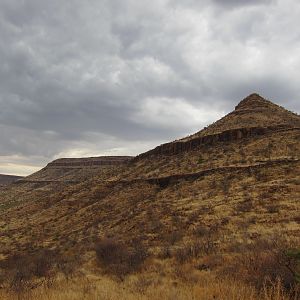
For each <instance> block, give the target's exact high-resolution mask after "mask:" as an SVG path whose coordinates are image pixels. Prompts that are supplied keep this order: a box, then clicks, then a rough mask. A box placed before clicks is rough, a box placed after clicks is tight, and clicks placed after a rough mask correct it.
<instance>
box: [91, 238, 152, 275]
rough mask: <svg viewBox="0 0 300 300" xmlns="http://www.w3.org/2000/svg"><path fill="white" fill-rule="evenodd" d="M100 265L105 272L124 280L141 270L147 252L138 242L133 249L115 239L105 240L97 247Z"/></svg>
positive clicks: (99, 242)
mask: <svg viewBox="0 0 300 300" xmlns="http://www.w3.org/2000/svg"><path fill="white" fill-rule="evenodd" d="M95 252H96V257H97V260H98V263H99V264H100V266H101V267H102V268H103V270H104V271H105V272H106V273H108V274H111V275H115V276H117V277H118V278H119V279H123V278H124V276H126V275H128V274H130V273H133V272H136V271H137V270H139V269H140V268H141V266H142V264H143V263H144V261H145V259H146V258H147V251H146V250H145V248H144V247H143V246H142V244H141V243H139V242H136V243H134V245H133V246H132V247H129V246H127V245H125V244H124V243H121V242H119V241H117V240H115V239H110V238H104V239H101V240H98V241H97V242H96V245H95Z"/></svg>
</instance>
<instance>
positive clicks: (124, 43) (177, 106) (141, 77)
mask: <svg viewBox="0 0 300 300" xmlns="http://www.w3.org/2000/svg"><path fill="white" fill-rule="evenodd" d="M299 19H300V3H299V1H297V0H281V1H275V0H274V1H271V0H270V1H267V0H266V1H258V0H257V1H238V0H229V1H225V0H222V1H221V0H214V1H208V0H207V1H206V0H202V1H199V0H197V1H196V0H185V1H184V0H180V1H179V0H169V1H167V0H152V1H143V0H135V1H134V0H132V1H130V0H101V1H98V0H87V1H81V0H73V1H67V0H65V1H62V0H52V1H46V0H24V1H20V0H1V2H0V34H1V39H0V63H1V68H0V139H1V144H0V173H8V174H9V173H11V174H21V175H24V174H29V173H31V172H33V171H35V170H37V169H38V168H40V167H41V166H43V165H44V164H46V163H47V162H48V161H50V160H52V159H54V158H57V157H72V156H73V157H74V156H75V157H78V156H93V155H95V156H96V155H126V154H128V155H135V154H138V153H140V152H143V151H146V150H148V149H150V148H151V147H153V146H156V145H157V144H160V143H162V142H167V141H169V140H172V139H175V138H180V137H182V136H184V135H187V134H191V133H193V132H196V131H198V130H200V129H201V128H202V127H203V126H206V125H208V124H210V123H211V122H213V121H215V120H216V119H218V118H220V117H221V116H222V115H224V114H225V113H227V112H229V111H230V110H232V109H233V108H234V106H235V105H236V104H237V102H239V101H240V100H241V99H242V98H244V97H245V96H247V95H248V94H250V93H252V92H258V93H260V94H261V95H263V96H264V97H266V98H269V99H271V100H273V101H274V102H276V103H278V104H280V105H283V106H285V107H287V108H288V109H290V110H293V111H296V112H299V111H300V102H299V99H300V85H299V82H298V81H299V75H300V74H299V72H300V71H299V70H300V56H299V53H300V26H299V25H300V24H299Z"/></svg>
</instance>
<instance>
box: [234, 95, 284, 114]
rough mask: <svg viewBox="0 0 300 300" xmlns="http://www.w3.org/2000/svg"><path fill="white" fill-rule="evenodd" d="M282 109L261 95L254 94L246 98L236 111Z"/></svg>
mask: <svg viewBox="0 0 300 300" xmlns="http://www.w3.org/2000/svg"><path fill="white" fill-rule="evenodd" d="M274 108H277V109H280V106H278V105H276V104H274V103H272V102H271V101H269V100H266V99H265V98H263V97H261V96H260V95H259V94H256V93H253V94H251V95H249V96H247V97H246V98H244V99H243V100H242V101H241V102H240V103H239V104H238V105H237V106H236V107H235V111H239V110H252V109H271V110H272V109H274Z"/></svg>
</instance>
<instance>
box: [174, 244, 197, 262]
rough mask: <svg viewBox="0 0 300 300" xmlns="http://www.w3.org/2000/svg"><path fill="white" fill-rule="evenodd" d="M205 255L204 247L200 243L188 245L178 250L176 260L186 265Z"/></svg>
mask: <svg viewBox="0 0 300 300" xmlns="http://www.w3.org/2000/svg"><path fill="white" fill-rule="evenodd" d="M202 253H203V251H202V245H201V244H200V243H199V242H194V243H187V244H185V245H183V246H182V247H180V248H178V249H177V250H176V251H175V253H174V256H175V259H176V261H178V262H179V263H181V264H182V263H185V262H187V261H190V260H192V259H193V258H198V257H200V255H201V254H202Z"/></svg>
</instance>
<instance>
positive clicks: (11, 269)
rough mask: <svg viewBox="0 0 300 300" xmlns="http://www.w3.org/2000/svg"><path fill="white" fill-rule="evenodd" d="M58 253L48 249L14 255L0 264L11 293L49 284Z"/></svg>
mask: <svg viewBox="0 0 300 300" xmlns="http://www.w3.org/2000/svg"><path fill="white" fill-rule="evenodd" d="M57 256H58V253H57V252H55V251H52V250H49V249H38V250H35V251H34V252H32V253H22V254H15V255H12V256H10V257H8V258H6V259H5V260H4V261H2V262H1V265H0V267H1V268H2V270H3V274H5V275H4V276H5V280H4V281H5V283H6V284H7V285H8V286H9V288H10V289H11V290H13V291H16V292H20V291H23V290H27V289H32V288H35V287H37V286H38V285H40V284H42V283H47V285H49V284H51V283H52V281H53V278H54V268H55V263H56V258H57Z"/></svg>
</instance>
